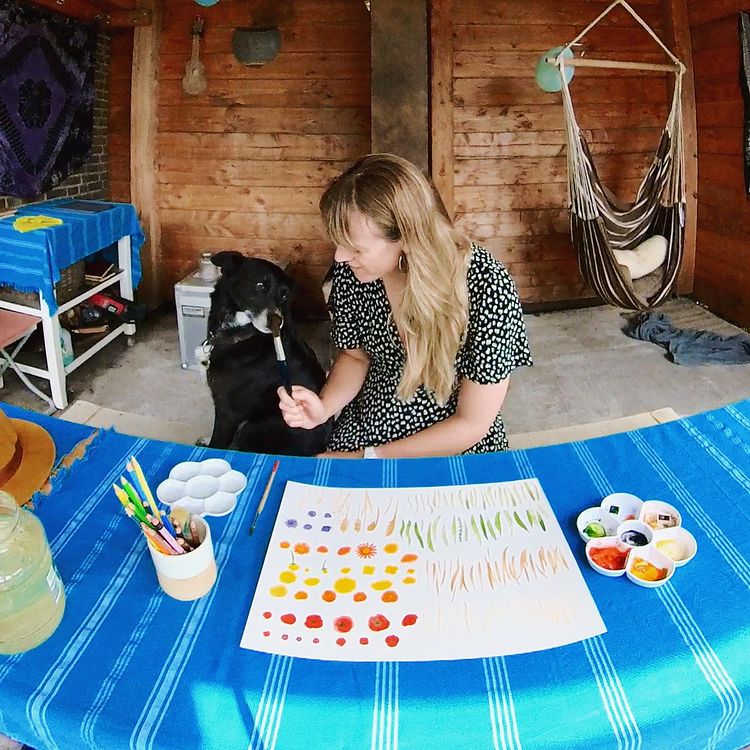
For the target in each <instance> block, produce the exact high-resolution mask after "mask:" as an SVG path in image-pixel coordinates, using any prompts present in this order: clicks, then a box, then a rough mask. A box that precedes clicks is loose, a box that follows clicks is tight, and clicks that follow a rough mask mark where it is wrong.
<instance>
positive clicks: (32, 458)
mask: <svg viewBox="0 0 750 750" xmlns="http://www.w3.org/2000/svg"><path fill="white" fill-rule="evenodd" d="M54 463H55V443H54V441H53V440H52V436H51V435H50V434H49V432H47V430H45V429H44V428H43V427H40V426H39V425H38V424H35V423H34V422H28V421H26V420H25V419H9V418H8V416H7V415H6V414H5V413H4V412H3V411H2V409H0V490H4V491H5V492H8V493H9V494H11V495H13V497H14V498H15V499H16V502H17V503H18V504H19V505H23V504H24V503H25V502H27V501H28V500H29V498H30V497H31V496H32V495H33V494H34V493H35V492H36V491H37V490H38V489H39V488H40V487H41V486H42V485H43V484H44V483H45V482H46V481H47V479H48V478H49V475H50V472H51V471H52V466H53V465H54Z"/></svg>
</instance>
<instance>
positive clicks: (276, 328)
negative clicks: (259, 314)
mask: <svg viewBox="0 0 750 750" xmlns="http://www.w3.org/2000/svg"><path fill="white" fill-rule="evenodd" d="M281 323H282V319H281V316H280V315H278V314H277V313H273V312H272V313H268V325H269V326H270V328H271V335H272V336H273V348H274V349H275V350H276V361H277V362H278V364H279V372H280V373H281V382H282V383H283V384H284V390H285V391H286V392H287V393H288V394H289V395H290V396H291V395H292V381H291V380H290V378H289V366H288V365H287V363H286V354H284V345H283V344H282V343H281Z"/></svg>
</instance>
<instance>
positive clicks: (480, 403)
mask: <svg viewBox="0 0 750 750" xmlns="http://www.w3.org/2000/svg"><path fill="white" fill-rule="evenodd" d="M509 381H510V379H509V378H505V380H502V381H500V382H499V383H490V384H488V385H480V384H479V383H474V382H473V381H471V380H467V379H466V378H464V379H463V380H462V381H461V388H460V390H459V393H458V405H457V408H456V413H455V414H453V415H451V416H450V417H448V418H447V419H444V420H443V421H442V422H438V423H436V424H434V425H432V426H431V427H427V428H426V429H424V430H421V431H420V432H416V433H414V434H413V435H409V437H405V438H401V439H400V440H394V441H393V442H392V443H386V444H385V445H379V446H377V448H376V450H377V455H378V458H407V457H419V456H452V455H456V454H458V453H463V451H466V450H468V449H469V448H471V447H472V446H473V445H476V444H477V443H478V442H479V441H480V440H481V439H482V438H483V437H484V436H485V435H486V434H487V432H488V431H489V429H490V427H491V426H492V423H493V422H494V421H495V417H496V416H497V413H498V412H499V411H500V408H501V407H502V405H503V401H504V400H505V394H506V393H507V392H508V383H509Z"/></svg>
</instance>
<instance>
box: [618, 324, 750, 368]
mask: <svg viewBox="0 0 750 750" xmlns="http://www.w3.org/2000/svg"><path fill="white" fill-rule="evenodd" d="M623 333H625V335H626V336H630V338H633V339H639V340H641V341H650V342H651V343H653V344H659V346H663V347H664V348H665V349H666V350H667V359H669V360H671V361H672V362H674V363H675V364H678V365H743V364H749V363H750V336H748V335H747V334H745V333H742V334H739V335H737V336H719V335H718V334H717V333H711V332H710V331H694V330H691V329H688V328H675V327H674V326H673V325H672V321H670V319H669V318H668V317H667V316H666V315H665V314H664V313H656V312H650V313H642V314H640V315H636V316H635V317H633V318H631V319H630V321H629V322H628V324H627V326H626V327H625V328H624V329H623Z"/></svg>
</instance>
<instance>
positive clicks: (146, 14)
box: [99, 8, 153, 29]
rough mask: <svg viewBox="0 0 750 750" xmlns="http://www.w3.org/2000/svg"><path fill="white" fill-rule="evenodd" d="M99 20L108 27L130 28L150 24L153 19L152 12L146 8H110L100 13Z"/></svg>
mask: <svg viewBox="0 0 750 750" xmlns="http://www.w3.org/2000/svg"><path fill="white" fill-rule="evenodd" d="M99 20H100V21H101V23H102V24H103V25H104V26H106V27H107V28H109V29H130V28H134V27H135V26H150V25H151V23H152V21H153V13H152V12H151V11H150V10H148V9H147V8H136V9H135V10H111V11H109V12H106V13H102V14H101V15H100V16H99Z"/></svg>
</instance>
